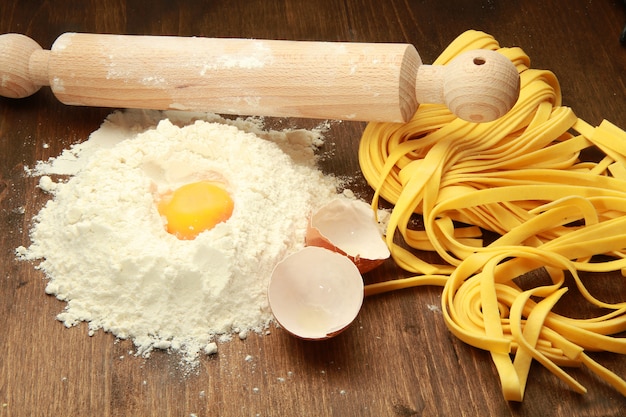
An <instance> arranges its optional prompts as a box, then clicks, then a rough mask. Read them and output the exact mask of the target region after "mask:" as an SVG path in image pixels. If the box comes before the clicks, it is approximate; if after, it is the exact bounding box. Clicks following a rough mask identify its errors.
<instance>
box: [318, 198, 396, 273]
mask: <svg viewBox="0 0 626 417" xmlns="http://www.w3.org/2000/svg"><path fill="white" fill-rule="evenodd" d="M306 244H307V245H308V246H319V247H322V248H326V249H329V250H332V251H334V252H338V253H340V254H342V255H345V256H347V257H348V258H350V260H351V261H352V262H354V264H355V265H356V266H357V268H358V269H359V271H360V272H361V273H362V274H363V273H366V272H369V271H371V270H372V269H374V268H376V267H377V266H379V265H380V264H382V263H383V262H384V261H385V259H387V258H389V256H390V252H389V248H388V247H387V244H386V243H385V241H384V240H383V236H382V233H381V231H380V228H379V227H378V223H377V222H376V218H375V217H374V212H373V211H372V208H371V206H370V205H369V204H367V203H365V202H363V201H361V200H349V199H345V198H343V199H342V198H337V199H334V200H332V201H331V202H329V203H328V204H326V205H324V206H323V207H321V208H320V209H319V210H318V211H316V212H315V213H313V215H312V216H311V219H310V221H309V227H308V229H307V233H306Z"/></svg>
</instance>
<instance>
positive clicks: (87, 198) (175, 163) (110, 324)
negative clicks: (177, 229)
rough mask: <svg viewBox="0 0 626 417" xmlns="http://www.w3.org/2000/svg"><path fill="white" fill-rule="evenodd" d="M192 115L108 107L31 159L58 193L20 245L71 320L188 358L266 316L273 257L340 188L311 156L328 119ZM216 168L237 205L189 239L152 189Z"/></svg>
mask: <svg viewBox="0 0 626 417" xmlns="http://www.w3.org/2000/svg"><path fill="white" fill-rule="evenodd" d="M165 116H167V117H168V118H169V119H167V118H166V119H163V120H161V121H159V119H161V118H163V117H165ZM194 116H196V117H197V115H190V114H185V113H168V114H165V115H164V114H162V113H157V112H138V111H132V112H125V113H121V112H118V113H114V114H112V115H111V116H110V117H109V118H108V119H107V120H106V121H105V123H104V124H103V125H102V127H101V128H100V129H99V130H98V131H96V132H94V133H93V134H92V135H91V137H90V139H89V140H88V141H86V142H84V143H83V144H80V145H77V146H75V147H74V148H72V149H70V150H66V151H65V152H64V153H63V154H62V155H60V156H59V157H57V158H55V159H53V160H50V161H47V162H41V163H39V164H38V166H37V167H36V168H35V169H34V170H33V172H32V174H33V175H39V176H41V179H40V187H41V188H42V189H44V190H45V191H48V192H50V193H52V194H53V198H52V199H51V200H50V201H49V202H48V203H47V204H46V205H45V207H44V208H43V209H42V210H41V211H40V212H39V214H38V215H37V216H36V217H35V219H34V220H35V221H34V225H33V227H32V230H31V242H32V243H31V245H30V246H29V247H28V248H25V247H20V248H18V249H17V253H18V255H19V256H20V258H22V259H27V260H39V261H40V263H39V264H38V267H39V268H40V269H41V270H42V271H43V272H44V273H45V274H46V276H47V278H48V279H49V281H48V284H47V287H46V292H47V293H48V294H52V295H55V296H56V297H57V298H58V299H60V300H63V301H66V302H67V306H66V308H65V310H64V311H63V312H61V313H60V314H59V315H58V319H59V320H60V321H62V322H63V323H64V324H65V325H66V326H68V327H69V326H74V325H76V324H78V323H79V322H82V321H84V322H87V323H88V325H89V329H90V333H91V334H93V332H95V331H96V330H98V329H102V330H104V331H107V332H111V333H113V334H114V335H115V336H117V337H118V338H122V339H131V340H132V341H133V342H134V344H135V346H136V353H137V354H140V355H144V356H145V355H148V354H149V353H150V352H151V351H152V349H154V348H166V349H169V350H171V351H175V352H178V353H181V354H182V355H183V357H184V358H187V360H190V361H191V360H194V359H195V358H196V357H197V355H198V353H199V352H201V351H202V350H208V351H210V350H211V347H212V346H214V344H213V343H212V342H213V341H214V340H216V338H220V337H221V338H223V339H227V338H228V337H230V335H232V334H233V333H241V332H243V333H244V334H245V332H247V331H262V330H263V329H265V328H267V326H268V325H269V323H270V322H271V318H272V317H271V312H270V310H269V306H268V301H267V296H266V288H267V284H268V279H269V276H270V274H271V271H272V269H273V268H274V266H275V264H276V263H277V262H278V261H279V260H281V259H282V258H283V257H284V256H285V255H286V254H288V253H290V252H293V251H295V250H297V249H299V248H301V247H302V245H303V243H304V233H305V229H306V225H307V221H308V216H309V214H310V213H311V211H312V210H314V209H315V208H318V207H319V206H321V205H322V204H324V203H326V202H327V201H329V200H330V199H332V198H335V197H337V188H336V186H337V183H336V181H335V179H334V178H332V177H330V176H325V175H324V174H323V173H321V172H320V171H319V170H317V168H316V167H315V154H314V148H315V146H316V145H317V144H319V142H320V141H321V134H320V131H312V130H286V131H281V132H278V131H272V132H263V130H262V129H261V126H260V125H259V123H258V120H257V121H256V122H255V121H254V120H252V121H250V120H248V121H237V122H233V121H226V120H223V119H219V118H218V117H217V116H209V118H213V122H209V121H207V116H206V115H205V116H204V120H196V121H194V120H193V119H194ZM177 124H178V125H180V126H183V127H179V126H177ZM233 124H236V125H237V126H234V125H233ZM242 129H243V130H242ZM252 132H256V134H255V133H252ZM259 136H264V137H263V138H261V137H259ZM216 173H217V174H219V175H221V176H222V177H223V178H224V179H226V181H227V182H228V184H229V186H230V191H231V195H232V197H233V200H234V203H235V208H234V212H233V214H232V217H231V218H230V219H229V220H228V221H226V222H224V223H220V224H219V225H217V226H216V227H215V228H214V229H212V230H210V231H207V232H204V233H202V234H200V235H199V236H198V237H197V238H196V239H195V240H179V239H177V238H176V237H175V236H173V235H171V234H168V233H167V232H166V230H165V228H164V223H163V220H162V219H161V217H160V216H159V213H158V212H157V209H156V205H155V198H156V196H157V195H158V194H159V193H160V192H164V191H165V190H167V189H173V188H176V187H178V186H180V185H182V184H185V183H188V182H193V181H197V180H199V179H202V178H205V177H207V176H211V175H215V174H216ZM53 174H63V175H69V179H67V178H66V179H62V180H58V181H57V182H55V181H54V180H53V179H52V177H55V175H53ZM51 176H52V177H51ZM55 178H56V177H55ZM207 346H209V348H208V349H207Z"/></svg>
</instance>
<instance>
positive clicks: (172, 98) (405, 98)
mask: <svg viewBox="0 0 626 417" xmlns="http://www.w3.org/2000/svg"><path fill="white" fill-rule="evenodd" d="M461 58H462V59H461ZM0 77H1V79H2V84H1V85H0V94H1V95H3V96H6V97H12V98H20V97H26V96H28V95H31V94H33V93H34V92H36V91H37V90H38V89H39V88H40V87H41V86H44V85H48V86H50V88H51V89H52V91H53V93H54V94H55V96H56V97H57V98H58V99H59V100H60V101H61V102H63V103H65V104H69V105H82V106H98V107H114V108H145V109H157V110H172V109H174V110H186V111H211V112H215V113H222V114H246V115H262V116H279V117H308V118H319V119H342V120H362V121H384V122H406V121H408V120H409V119H410V118H411V116H412V115H413V114H414V113H415V111H416V109H417V107H418V105H419V103H442V104H443V103H445V104H447V105H448V106H449V107H450V108H451V110H452V111H453V112H454V113H455V114H457V115H458V116H459V117H462V118H464V119H467V120H471V121H476V122H480V121H489V120H494V119H496V118H498V117H500V116H502V115H503V114H505V113H506V112H507V111H508V110H509V109H510V108H511V107H512V106H513V104H514V103H515V101H516V100H517V95H518V92H519V76H518V73H517V70H516V69H515V67H514V66H513V65H512V64H511V63H510V62H509V61H508V60H507V59H506V58H504V57H503V56H501V55H500V54H497V53H495V52H493V51H472V54H470V55H468V56H467V57H459V58H458V61H453V62H452V63H451V64H450V65H448V66H445V67H444V66H429V65H422V61H421V59H420V56H419V54H418V53H417V50H416V49H415V48H414V47H413V46H412V45H409V44H394V43H358V42H306V41H278V40H255V39H218V38H195V37H191V38H185V37H171V36H158V37H157V36H133V35H100V34H81V33H66V34H63V35H61V36H60V37H59V38H58V39H57V40H56V41H55V42H54V44H53V45H52V48H51V49H50V50H49V51H47V50H44V49H42V48H41V47H40V46H39V45H38V44H37V43H36V42H35V41H33V40H32V39H30V38H28V37H26V36H23V35H18V34H5V35H0Z"/></svg>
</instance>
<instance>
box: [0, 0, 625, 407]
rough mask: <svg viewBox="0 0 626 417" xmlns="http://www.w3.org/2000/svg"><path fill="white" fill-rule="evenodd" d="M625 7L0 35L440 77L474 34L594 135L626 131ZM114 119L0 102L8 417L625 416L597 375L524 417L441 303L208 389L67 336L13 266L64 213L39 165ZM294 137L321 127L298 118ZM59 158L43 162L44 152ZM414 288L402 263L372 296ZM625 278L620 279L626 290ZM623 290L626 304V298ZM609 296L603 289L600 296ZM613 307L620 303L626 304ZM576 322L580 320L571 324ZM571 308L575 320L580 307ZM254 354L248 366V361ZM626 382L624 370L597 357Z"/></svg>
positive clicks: (338, 168)
mask: <svg viewBox="0 0 626 417" xmlns="http://www.w3.org/2000/svg"><path fill="white" fill-rule="evenodd" d="M625 23H626V7H624V5H623V3H622V2H621V1H618V0H571V1H569V2H564V1H561V0H558V1H557V0H527V1H494V0H482V1H480V0H448V1H446V0H419V1H418V0H414V1H413V0H389V1H380V0H280V1H265V2H264V1H245V0H229V1H221V2H220V1H213V0H205V1H202V0H178V1H172V0H153V1H147V0H64V1H57V2H54V1H41V0H2V2H1V3H0V33H6V32H18V33H23V34H26V35H28V36H30V37H32V38H33V39H35V40H36V41H37V42H38V43H40V45H42V46H43V47H44V48H46V49H47V48H49V47H50V46H51V44H52V42H53V41H54V40H55V39H56V37H58V36H59V35H60V34H61V33H63V32H69V31H77V32H107V33H128V34H153V35H184V36H209V37H243V38H275V39H294V40H328V41H335V40H341V41H364V42H408V43H412V44H414V45H415V46H416V47H417V49H418V51H419V52H420V54H421V56H422V58H423V60H424V62H425V63H430V62H432V60H434V59H435V58H436V57H437V55H438V54H439V53H440V52H441V51H442V50H443V49H444V48H445V47H446V46H447V45H448V43H449V42H450V41H452V40H453V39H454V38H455V37H456V36H458V35H459V34H460V33H462V32H463V31H465V30H467V29H478V30H482V31H485V32H487V33H490V34H492V35H494V36H495V38H496V39H497V40H498V41H499V42H500V44H501V45H502V46H520V47H522V48H523V49H524V50H525V51H526V52H527V53H528V54H529V55H530V57H531V59H532V66H533V67H534V68H545V69H550V70H552V71H554V72H555V73H556V75H557V77H558V78H559V80H560V82H561V85H562V90H563V100H564V104H565V105H568V106H571V107H573V109H574V111H575V112H576V114H577V115H578V116H579V117H581V118H583V119H584V120H586V121H588V122H589V123H591V124H594V125H595V124H599V122H600V121H601V120H602V119H603V118H606V119H609V120H611V121H612V122H613V123H615V124H617V125H618V126H621V127H623V128H624V127H626V100H625V98H626V86H625V85H626V48H625V47H623V46H621V45H620V43H619V36H620V33H621V31H622V29H623V27H624V24H625ZM110 112H111V110H110V109H103V108H77V107H69V106H65V105H63V104H60V103H59V102H57V101H56V99H55V98H54V97H53V95H52V94H51V93H50V91H49V90H47V89H44V90H41V91H40V92H39V93H37V94H35V95H34V96H32V97H30V98H27V99H21V100H14V99H5V98H2V99H0V225H2V226H1V227H2V229H1V231H2V232H1V233H0V249H1V252H0V323H1V324H0V416H2V417H4V416H31V415H33V416H77V415H90V416H131V415H132V416H169V415H171V416H192V415H195V416H217V415H221V416H326V415H333V416H460V415H463V416H509V415H511V416H568V417H572V416H618V415H623V414H624V410H625V409H626V399H625V398H624V397H623V396H621V395H620V394H619V393H617V392H616V391H614V390H613V389H612V388H610V387H609V386H608V385H606V384H605V383H603V382H601V381H600V380H598V379H597V378H596V377H594V376H593V375H592V374H591V373H590V372H588V371H587V370H585V369H571V370H568V372H570V373H571V374H572V375H573V376H574V377H575V378H577V379H578V380H579V381H580V382H582V384H583V385H585V386H587V387H588V390H589V392H588V393H587V394H586V395H578V394H575V393H573V392H572V391H571V390H570V389H568V388H567V387H566V386H565V385H564V384H563V383H561V382H560V381H559V380H558V379H557V378H556V377H554V376H553V375H552V374H550V373H549V372H548V371H547V370H545V369H544V368H542V367H541V366H539V365H537V364H535V365H534V366H533V367H532V368H531V374H530V381H529V383H528V387H527V390H526V395H525V401H524V402H523V403H507V402H506V401H504V400H503V398H502V394H501V390H500V385H499V380H498V376H497V373H496V370H495V368H494V366H493V365H492V362H491V359H490V357H489V355H488V353H486V352H483V351H479V350H477V349H475V348H473V347H470V346H467V345H465V344H463V343H462V342H460V341H459V340H457V339H455V338H454V337H453V336H452V335H451V334H450V333H449V332H448V330H447V329H446V327H445V324H444V322H443V319H442V316H441V314H440V313H438V312H436V311H431V310H430V309H429V308H428V306H429V305H437V304H439V297H440V292H441V289H440V288H416V289H411V290H403V291H397V292H395V293H389V294H384V295H379V296H375V297H371V298H368V299H367V300H366V301H365V304H364V307H363V309H362V311H361V313H360V315H359V317H358V319H357V321H356V322H355V324H354V325H353V326H352V327H351V328H350V329H349V330H347V331H346V332H345V333H343V334H341V335H340V336H338V337H336V338H334V339H332V340H328V341H325V342H315V343H312V342H303V341H300V340H296V339H294V338H292V337H290V336H288V335H286V334H285V333H284V332H283V331H279V330H276V331H273V332H272V333H271V335H269V336H263V337H260V336H255V335H252V336H250V337H248V338H247V339H246V340H243V341H242V340H239V339H236V340H233V341H232V342H230V343H225V344H222V345H220V347H219V354H218V355H216V356H213V357H209V358H203V359H202V361H201V363H200V366H199V368H198V372H197V373H192V374H191V375H183V374H182V373H181V371H180V370H179V369H178V367H177V363H178V362H177V359H176V358H175V357H173V356H172V355H168V354H167V353H163V352H156V353H154V354H153V355H152V357H151V358H149V359H143V358H136V357H133V356H129V355H128V354H127V352H128V351H129V350H130V349H131V348H132V345H131V343H130V342H129V341H121V342H117V343H116V341H115V338H114V336H112V335H111V334H105V333H103V332H98V333H96V334H95V335H94V336H92V337H89V336H88V334H87V328H86V325H79V326H77V327H74V328H71V329H67V328H65V327H64V326H63V325H62V324H61V323H60V322H59V321H56V320H55V316H56V314H58V313H59V312H60V311H61V310H62V309H63V307H64V303H62V302H60V301H58V300H56V299H55V298H54V297H51V296H48V295H46V294H45V293H44V287H45V285H46V281H45V279H44V277H43V276H42V274H41V272H40V271H37V270H36V269H34V267H33V265H32V264H30V263H27V262H18V261H16V260H15V257H14V249H15V248H16V247H17V246H19V245H27V244H28V242H29V238H28V231H29V227H30V225H31V219H32V217H33V216H34V215H35V214H36V213H37V211H38V210H39V209H40V208H41V207H42V205H43V204H44V203H45V201H46V200H47V199H48V198H49V196H47V195H45V194H44V193H42V192H40V190H38V189H37V187H36V184H37V179H36V178H32V177H28V176H25V175H24V167H25V166H33V164H34V163H35V161H38V160H42V159H47V158H49V157H53V156H57V155H58V154H59V153H60V152H61V151H62V150H63V149H65V148H67V147H69V146H70V145H71V144H74V143H77V142H80V141H83V140H85V139H86V138H87V137H88V135H89V133H90V132H92V131H94V130H96V129H97V128H98V127H99V125H100V124H101V123H102V121H103V120H104V118H105V117H106V116H107V115H108V114H109V113H110ZM291 122H292V123H293V124H294V125H296V126H299V125H302V126H304V125H306V121H303V120H297V119H294V120H292V121H291ZM364 127H365V124H364V123H360V122H344V123H336V124H333V125H332V128H331V130H330V131H329V133H328V135H327V142H328V144H329V145H328V146H334V147H335V153H334V156H333V158H331V159H330V160H328V161H327V162H326V163H325V164H324V166H323V169H324V170H326V171H328V172H334V173H337V174H340V175H349V176H351V177H352V179H353V185H354V188H355V189H356V190H357V192H358V193H359V195H361V196H363V198H368V196H370V195H371V192H370V190H369V189H368V187H367V186H366V184H365V181H364V180H363V179H362V177H361V176H360V172H359V166H358V159H357V153H356V149H357V146H358V142H359V138H360V135H361V133H362V131H363V129H364ZM44 144H46V145H44ZM402 275H403V273H402V271H400V270H399V269H398V268H396V267H395V266H394V265H393V264H392V263H387V264H386V265H385V266H384V267H382V268H381V269H379V270H377V271H374V272H372V273H370V274H368V275H367V276H366V277H365V279H366V280H367V281H369V282H371V281H378V280H382V279H391V278H394V277H396V276H402ZM618 279H619V278H618ZM620 288H621V289H618V290H617V291H619V292H620V293H621V294H619V295H620V299H621V300H626V285H622V286H621V287H620ZM597 291H598V292H599V293H598V294H597V295H598V296H600V297H601V296H602V292H603V291H604V292H606V291H608V290H603V289H602V288H598V289H597ZM611 291H613V292H614V291H615V288H613V289H612V290H611ZM564 308H565V309H567V308H568V307H567V306H566V307H564ZM571 308H575V306H574V305H572V306H571ZM247 355H251V356H252V358H253V359H252V360H251V361H247V360H245V358H246V356H247ZM594 358H596V359H597V360H598V361H600V362H601V363H602V364H604V365H606V366H607V367H608V368H609V369H612V370H614V371H615V372H617V373H618V374H619V375H621V376H622V377H626V358H625V357H623V356H619V355H613V354H596V355H594Z"/></svg>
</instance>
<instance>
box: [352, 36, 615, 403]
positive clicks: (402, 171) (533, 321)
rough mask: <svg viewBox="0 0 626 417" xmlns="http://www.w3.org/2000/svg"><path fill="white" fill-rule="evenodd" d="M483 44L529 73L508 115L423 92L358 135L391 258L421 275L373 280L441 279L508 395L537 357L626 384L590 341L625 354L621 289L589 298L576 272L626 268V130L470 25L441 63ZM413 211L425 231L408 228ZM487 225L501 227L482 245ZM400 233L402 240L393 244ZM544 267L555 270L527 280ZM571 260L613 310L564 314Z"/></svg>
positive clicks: (400, 284) (392, 285)
mask: <svg viewBox="0 0 626 417" xmlns="http://www.w3.org/2000/svg"><path fill="white" fill-rule="evenodd" d="M479 48H483V49H490V50H496V51H498V52H500V53H502V54H503V55H505V56H506V57H507V58H509V59H510V60H511V61H512V62H513V63H514V64H515V65H516V67H517V68H518V71H519V73H520V80H521V91H520V97H519V100H518V102H517V103H516V105H515V106H514V107H513V109H512V110H511V111H510V112H509V113H508V114H506V115H505V116H504V117H502V118H500V119H498V120H496V121H493V122H489V123H483V124H473V123H468V122H465V121H463V120H460V119H457V118H455V117H454V116H453V115H452V114H451V113H450V112H449V111H448V110H447V109H446V108H445V107H444V106H441V105H422V106H420V107H419V109H418V111H417V112H416V114H415V115H414V117H413V118H412V120H411V121H410V122H408V123H406V124H392V123H370V124H369V125H368V126H367V128H366V130H365V132H364V134H363V137H362V140H361V143H360V149H359V161H360V164H361V169H362V171H363V174H364V176H365V178H366V179H367V181H368V183H369V184H370V185H371V186H372V187H373V189H374V190H375V194H374V198H373V201H372V206H373V208H376V207H378V203H379V199H380V198H383V199H385V200H387V201H388V202H390V203H392V204H393V205H394V207H393V209H392V212H391V215H390V219H389V223H388V228H387V231H386V241H387V244H388V246H389V248H390V250H391V253H392V257H393V259H394V260H395V261H396V263H397V264H398V265H399V266H400V267H401V268H403V269H405V270H406V271H409V272H410V273H411V274H415V276H413V277H411V278H406V279H399V280H394V281H388V282H383V283H377V284H371V285H368V286H367V287H366V294H368V295H371V294H377V293H380V292H385V291H390V290H394V289H399V288H407V287H412V286H418V285H439V286H442V287H443V292H442V299H441V302H442V310H443V315H444V318H445V322H446V324H447V326H448V328H449V329H450V331H451V332H452V333H453V334H454V335H456V336H457V337H458V338H459V339H461V340H463V341H464V342H466V343H468V344H470V345H473V346H475V347H478V348H481V349H485V350H488V351H489V352H490V354H491V357H492V360H493V362H494V364H495V366H496V368H497V371H498V374H499V376H500V382H501V385H502V391H503V394H504V397H505V398H506V399H507V400H512V401H522V399H523V396H524V389H525V386H526V380H527V377H528V372H529V368H530V365H531V362H532V361H533V359H534V360H536V361H538V362H539V363H541V364H542V365H543V366H545V367H546V368H547V369H549V370H550V371H551V372H553V373H554V374H556V375H557V376H558V377H559V378H560V379H561V380H563V381H564V382H565V383H567V384H568V385H569V386H570V387H571V388H572V389H574V390H576V391H577V392H580V393H584V392H586V389H585V387H583V386H582V385H580V384H579V383H578V382H577V381H576V380H575V379H573V378H572V377H571V376H570V375H568V374H567V373H566V372H564V371H563V369H562V367H566V366H580V365H584V366H586V367H587V368H588V369H590V370H591V371H592V372H594V373H595V374H597V375H598V376H599V377H600V378H602V379H603V380H605V381H606V382H607V383H609V384H611V385H612V386H613V387H615V389H617V390H618V391H619V392H620V393H622V395H626V382H625V381H624V379H622V378H621V377H619V376H618V375H616V374H615V373H613V372H611V371H609V370H608V369H606V368H605V367H603V366H601V365H600V364H599V363H597V362H595V361H594V360H592V359H591V358H590V357H589V356H588V355H587V354H586V351H610V352H615V353H621V354H626V339H624V338H623V337H621V338H620V337H617V336H615V335H618V334H619V333H621V332H624V331H626V302H621V303H617V304H611V303H606V302H603V301H601V300H598V299H596V298H594V297H593V296H592V295H591V294H590V293H589V291H588V290H587V289H586V288H585V285H584V283H583V280H581V279H580V277H579V272H581V271H585V272H597V273H609V272H614V271H621V273H622V275H626V132H624V131H623V130H621V129H619V128H618V127H616V126H615V125H613V124H611V123H610V122H608V121H606V120H605V121H603V122H602V123H601V124H600V125H599V126H598V127H592V126H590V125H589V124H588V123H586V122H585V121H583V120H581V119H579V118H578V117H576V115H575V114H574V112H573V111H572V110H571V109H570V108H567V107H564V106H562V105H561V91H560V87H559V83H558V80H557V78H556V77H555V75H554V74H553V73H552V72H550V71H546V70H537V69H531V68H530V67H529V66H530V61H529V58H528V56H527V55H526V54H525V53H524V52H523V51H522V50H521V49H520V48H501V47H500V46H499V45H498V42H497V41H496V40H495V39H494V38H493V37H492V36H490V35H488V34H485V33H482V32H478V31H468V32H466V33H463V34H462V35H461V36H459V37H458V38H457V39H456V40H455V41H454V42H453V43H452V44H450V46H449V47H448V48H447V49H446V50H445V51H444V52H443V54H442V55H441V56H440V57H439V58H438V59H437V60H436V61H435V64H441V65H445V64H446V63H448V62H449V61H450V60H451V59H452V58H454V57H455V56H456V55H458V54H460V53H462V52H465V51H467V50H472V49H479ZM592 147H595V148H597V149H599V150H601V151H602V153H603V154H604V157H603V158H601V160H600V161H599V162H583V161H582V159H581V158H580V153H581V151H583V150H584V149H586V148H592ZM414 214H419V215H421V216H422V218H423V223H424V230H413V229H411V228H410V227H409V221H410V219H411V217H412V216H413V215H414ZM481 229H484V230H489V231H492V232H495V233H497V235H498V236H499V237H498V238H497V239H495V241H493V242H492V243H489V244H485V243H484V242H483V240H482V239H481ZM400 236H401V237H402V239H403V241H404V244H405V245H403V244H401V243H395V241H397V239H398V238H399V237H400ZM407 246H408V248H407ZM410 248H413V249H417V250H431V251H436V253H437V254H438V255H439V256H440V257H441V258H442V259H443V260H444V261H445V262H442V265H433V264H430V263H427V262H425V261H423V260H422V259H420V258H419V257H418V256H416V253H415V251H412V250H410ZM598 255H603V256H604V258H603V260H602V261H598V260H597V256H598ZM539 269H543V271H545V273H546V276H547V277H549V280H546V282H544V283H541V284H537V285H534V286H531V288H523V287H524V286H522V285H519V284H518V281H517V280H516V279H517V278H519V277H520V276H522V275H524V274H526V273H529V272H531V271H536V270H539ZM566 273H569V274H571V276H572V277H573V279H574V281H575V283H576V287H577V289H578V291H579V292H580V293H581V294H582V295H583V296H584V297H585V298H586V299H587V300H588V301H589V302H590V303H592V304H593V305H595V306H597V307H599V308H601V309H606V310H603V311H608V313H606V314H604V315H601V316H599V317H593V318H589V319H580V318H571V317H565V316H563V315H559V314H557V313H555V312H554V311H553V307H554V305H555V304H556V302H557V301H558V300H559V299H560V298H561V296H562V295H563V294H564V293H565V292H566V291H567V287H566V286H565V285H564V282H565V276H566Z"/></svg>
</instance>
